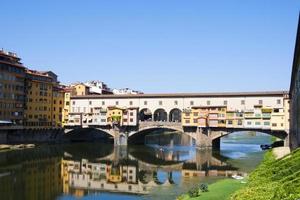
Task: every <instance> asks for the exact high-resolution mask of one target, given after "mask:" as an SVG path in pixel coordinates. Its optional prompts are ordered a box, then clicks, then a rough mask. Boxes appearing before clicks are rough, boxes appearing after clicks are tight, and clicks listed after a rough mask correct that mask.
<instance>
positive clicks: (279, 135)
mask: <svg viewBox="0 0 300 200" xmlns="http://www.w3.org/2000/svg"><path fill="white" fill-rule="evenodd" d="M236 133H243V134H257V133H259V134H265V135H269V136H274V137H276V138H279V139H281V140H284V139H286V137H288V134H287V133H286V132H285V131H271V130H261V129H227V130H224V131H216V132H212V135H211V139H212V142H213V143H214V142H216V141H218V142H219V141H220V140H221V138H223V137H226V136H228V135H232V134H236Z"/></svg>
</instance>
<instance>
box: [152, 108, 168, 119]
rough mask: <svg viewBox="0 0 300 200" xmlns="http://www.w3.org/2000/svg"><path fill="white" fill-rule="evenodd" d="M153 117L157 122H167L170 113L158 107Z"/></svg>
mask: <svg viewBox="0 0 300 200" xmlns="http://www.w3.org/2000/svg"><path fill="white" fill-rule="evenodd" d="M153 118H154V119H153V120H154V121H155V122H159V121H161V122H166V121H168V113H167V111H166V110H165V109H163V108H158V109H156V110H155V111H154V113H153Z"/></svg>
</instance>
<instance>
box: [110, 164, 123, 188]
mask: <svg viewBox="0 0 300 200" xmlns="http://www.w3.org/2000/svg"><path fill="white" fill-rule="evenodd" d="M106 177H107V181H109V182H112V183H120V182H122V177H123V171H122V166H121V165H118V164H117V165H115V164H114V163H113V164H112V165H109V166H107V176H106Z"/></svg>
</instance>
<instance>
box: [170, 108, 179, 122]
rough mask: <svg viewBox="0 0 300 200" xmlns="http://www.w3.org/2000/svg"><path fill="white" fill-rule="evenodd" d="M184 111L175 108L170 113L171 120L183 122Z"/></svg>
mask: <svg viewBox="0 0 300 200" xmlns="http://www.w3.org/2000/svg"><path fill="white" fill-rule="evenodd" d="M181 114H182V111H181V110H180V109H179V108H173V109H172V110H171V111H170V113H169V121H170V122H181Z"/></svg>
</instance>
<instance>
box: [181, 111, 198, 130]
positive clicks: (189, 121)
mask: <svg viewBox="0 0 300 200" xmlns="http://www.w3.org/2000/svg"><path fill="white" fill-rule="evenodd" d="M192 115H193V113H192V109H184V110H183V111H182V114H181V123H182V126H195V123H194V121H193V118H192Z"/></svg>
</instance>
